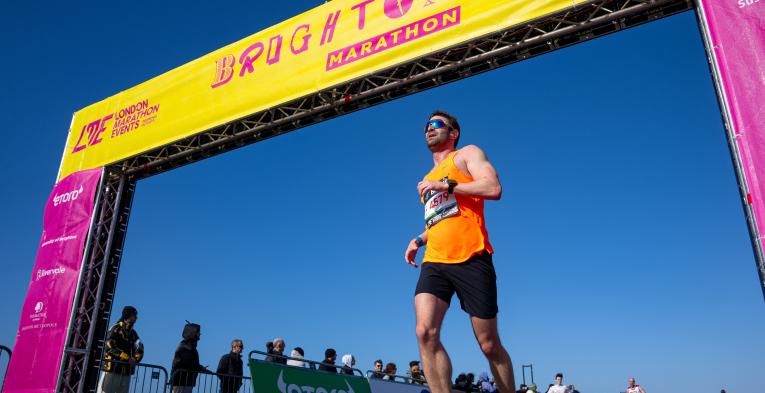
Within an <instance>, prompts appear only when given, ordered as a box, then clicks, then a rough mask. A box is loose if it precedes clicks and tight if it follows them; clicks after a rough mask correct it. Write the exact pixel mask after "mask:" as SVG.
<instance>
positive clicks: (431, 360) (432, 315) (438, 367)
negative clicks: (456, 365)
mask: <svg viewBox="0 0 765 393" xmlns="http://www.w3.org/2000/svg"><path fill="white" fill-rule="evenodd" d="M448 308H449V304H448V303H446V302H445V301H443V300H441V299H439V298H438V297H436V296H435V295H433V294H430V293H419V294H417V295H416V296H415V297H414V309H415V314H416V316H417V328H416V331H417V342H418V344H419V345H420V358H421V359H422V366H423V368H424V369H425V378H426V379H427V380H428V386H429V387H430V391H431V392H433V393H451V390H452V384H451V378H452V363H451V361H450V360H449V355H448V354H447V353H446V349H444V346H443V345H442V344H441V324H442V323H443V321H444V315H446V310H447V309H448Z"/></svg>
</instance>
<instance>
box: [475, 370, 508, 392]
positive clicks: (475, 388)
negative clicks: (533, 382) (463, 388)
mask: <svg viewBox="0 0 765 393" xmlns="http://www.w3.org/2000/svg"><path fill="white" fill-rule="evenodd" d="M467 387H468V393H472V392H475V391H476V388H475V374H473V373H468V374H467ZM513 388H515V386H513Z"/></svg>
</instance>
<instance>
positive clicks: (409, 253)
mask: <svg viewBox="0 0 765 393" xmlns="http://www.w3.org/2000/svg"><path fill="white" fill-rule="evenodd" d="M419 236H420V239H422V246H419V245H417V238H414V239H412V240H410V241H409V245H408V246H407V247H406V251H405V252H404V260H405V261H406V263H408V264H410V265H412V266H413V267H417V262H415V261H414V258H416V257H417V250H419V249H420V247H425V244H427V243H428V231H424V232H422V233H421V234H420V235H419Z"/></svg>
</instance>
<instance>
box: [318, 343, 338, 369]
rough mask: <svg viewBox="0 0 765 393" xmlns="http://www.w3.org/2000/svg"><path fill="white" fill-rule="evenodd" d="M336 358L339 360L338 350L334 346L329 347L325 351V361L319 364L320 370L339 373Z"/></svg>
mask: <svg viewBox="0 0 765 393" xmlns="http://www.w3.org/2000/svg"><path fill="white" fill-rule="evenodd" d="M335 360H337V352H335V350H334V349H333V348H327V350H326V351H324V361H322V362H321V364H320V365H319V371H326V372H328V373H333V374H337V367H335Z"/></svg>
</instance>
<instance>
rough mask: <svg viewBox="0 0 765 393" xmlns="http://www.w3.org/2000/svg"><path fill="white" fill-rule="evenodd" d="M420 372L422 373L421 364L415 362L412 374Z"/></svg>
mask: <svg viewBox="0 0 765 393" xmlns="http://www.w3.org/2000/svg"><path fill="white" fill-rule="evenodd" d="M419 373H420V365H419V364H415V365H414V366H412V374H419Z"/></svg>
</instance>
